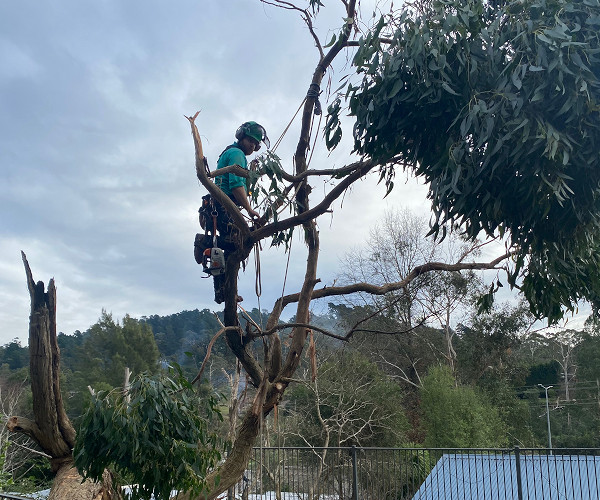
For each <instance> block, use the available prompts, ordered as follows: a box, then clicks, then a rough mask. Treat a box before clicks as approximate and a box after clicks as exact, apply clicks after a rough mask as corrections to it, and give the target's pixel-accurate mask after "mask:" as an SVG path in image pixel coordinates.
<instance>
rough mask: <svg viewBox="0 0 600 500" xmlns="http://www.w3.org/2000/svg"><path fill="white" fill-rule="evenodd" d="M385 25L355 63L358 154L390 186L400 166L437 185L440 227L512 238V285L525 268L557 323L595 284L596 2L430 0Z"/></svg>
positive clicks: (335, 123)
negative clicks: (425, 7)
mask: <svg viewBox="0 0 600 500" xmlns="http://www.w3.org/2000/svg"><path fill="white" fill-rule="evenodd" d="M388 21H389V19H385V18H382V19H381V21H380V23H379V24H378V25H377V27H376V28H375V29H374V30H373V31H372V32H371V33H369V34H368V35H366V36H365V37H364V38H363V39H362V40H361V41H360V46H359V49H358V52H357V54H356V56H355V58H354V65H355V67H356V70H357V72H358V73H359V74H361V75H363V80H362V82H361V83H360V84H358V85H350V87H349V88H348V90H347V92H346V98H347V102H348V105H349V110H350V114H351V115H353V116H354V117H355V124H354V129H353V135H354V150H355V152H357V153H359V154H361V155H363V156H364V157H367V158H370V159H372V160H374V161H376V162H378V163H379V164H380V165H382V170H383V173H382V180H384V181H385V182H386V183H387V184H388V190H389V189H390V183H391V179H392V178H393V176H392V175H390V174H389V173H387V172H389V171H390V170H392V169H393V166H392V165H393V164H394V163H403V164H404V165H407V166H408V168H410V169H411V170H412V171H413V172H414V173H415V174H416V175H417V176H419V177H421V178H423V179H424V180H425V181H426V182H427V183H428V185H429V194H428V196H429V198H430V199H431V201H432V206H433V210H434V215H435V223H434V225H433V228H432V233H434V234H438V232H439V231H440V230H443V229H444V228H445V227H446V224H458V225H460V226H461V227H462V228H463V229H464V231H465V233H466V234H467V236H469V237H470V238H476V237H477V235H478V234H480V233H481V232H485V233H487V234H488V235H496V234H500V235H504V234H507V235H508V236H509V237H510V242H511V244H512V246H513V248H517V249H518V251H519V253H518V255H517V258H516V265H515V269H514V273H513V275H512V277H511V279H512V282H511V284H513V285H514V284H515V282H516V280H517V279H518V277H525V282H524V287H523V291H524V292H525V295H526V296H527V298H528V299H529V302H530V304H531V305H532V312H534V313H535V314H536V315H538V316H548V317H549V318H550V319H551V320H556V319H558V318H559V317H560V316H561V315H562V312H561V306H567V308H571V309H572V308H573V307H574V304H575V302H576V301H577V300H578V299H580V298H586V297H589V296H591V295H593V293H592V292H593V290H596V289H598V286H599V284H600V282H599V276H598V271H597V269H598V265H599V264H600V258H599V255H600V251H599V250H600V246H599V244H598V241H597V235H598V221H599V215H600V196H599V191H598V189H599V185H600V155H598V148H599V145H600V115H599V111H600V81H599V78H600V59H599V54H600V38H599V36H598V28H599V26H600V4H599V3H598V2H597V1H595V0H594V1H591V0H533V1H532V0H525V1H518V2H517V1H515V2H485V1H483V0H467V1H462V0H461V1H459V0H447V1H446V0H445V1H435V2H433V3H432V4H431V8H430V11H428V12H425V13H422V14H415V13H414V12H413V11H411V10H410V9H408V8H407V9H404V10H402V11H401V12H400V13H399V14H398V15H397V16H395V17H394V18H393V19H392V20H391V22H389V25H390V26H391V25H393V26H394V27H395V29H396V31H395V33H394V35H393V43H392V44H391V46H382V45H381V43H380V42H379V38H378V37H379V35H380V32H381V31H382V30H384V29H387V28H388ZM339 110H340V107H339V104H336V103H334V105H332V106H331V107H330V117H329V120H328V124H329V128H328V130H327V143H328V145H329V146H330V147H335V145H336V144H337V143H339V138H340V137H341V136H340V134H341V129H340V124H339V119H337V116H338V115H339ZM529 258H531V261H529V260H528V259H529Z"/></svg>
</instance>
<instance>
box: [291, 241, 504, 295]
mask: <svg viewBox="0 0 600 500" xmlns="http://www.w3.org/2000/svg"><path fill="white" fill-rule="evenodd" d="M513 253H514V252H507V253H505V254H504V255H501V256H500V257H498V258H496V259H494V260H492V261H490V262H466V263H460V262H459V263H456V264H446V263H443V262H428V263H425V264H422V265H420V266H415V267H414V268H413V269H412V271H411V272H410V273H408V275H407V276H406V278H404V279H403V280H401V281H397V282H395V283H387V284H385V285H382V286H378V285H372V284H370V283H354V284H352V285H346V286H337V287H336V286H332V287H324V288H319V289H317V290H315V291H314V292H313V299H321V298H323V297H333V296H337V295H350V294H352V293H359V292H365V293H369V294H371V295H385V294H386V293H389V292H393V291H396V290H400V289H401V288H404V287H406V286H407V285H408V284H409V283H410V282H411V281H413V280H414V279H415V278H417V277H418V276H420V275H422V274H425V273H430V272H434V271H465V270H485V269H501V268H499V267H498V265H499V264H500V263H501V262H502V261H504V260H506V259H508V258H509V257H510V256H511V255H513ZM297 296H298V294H291V295H286V296H285V297H283V299H282V303H283V305H287V304H291V303H293V302H296V301H297V300H298V298H297Z"/></svg>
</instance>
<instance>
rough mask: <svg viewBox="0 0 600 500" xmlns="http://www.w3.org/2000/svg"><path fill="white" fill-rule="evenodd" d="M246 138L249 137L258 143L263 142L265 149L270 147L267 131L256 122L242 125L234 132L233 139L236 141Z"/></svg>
mask: <svg viewBox="0 0 600 500" xmlns="http://www.w3.org/2000/svg"><path fill="white" fill-rule="evenodd" d="M246 136H248V137H251V138H252V139H254V140H255V141H257V142H258V143H260V142H264V143H265V146H267V149H269V148H270V147H271V141H269V138H268V137H267V131H266V130H265V128H264V127H263V126H262V125H259V124H258V123H256V122H245V123H242V124H241V125H240V126H239V127H238V129H237V130H236V131H235V138H236V139H237V140H238V141H239V140H240V139H243V138H244V137H246ZM259 148H260V144H259Z"/></svg>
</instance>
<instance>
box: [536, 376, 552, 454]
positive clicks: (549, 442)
mask: <svg viewBox="0 0 600 500" xmlns="http://www.w3.org/2000/svg"><path fill="white" fill-rule="evenodd" d="M538 385H539V386H540V387H541V388H542V389H544V390H545V391H546V421H547V423H548V448H549V449H550V455H552V433H551V432H550V409H549V408H548V389H552V386H551V385H549V386H548V387H544V386H543V385H542V384H538Z"/></svg>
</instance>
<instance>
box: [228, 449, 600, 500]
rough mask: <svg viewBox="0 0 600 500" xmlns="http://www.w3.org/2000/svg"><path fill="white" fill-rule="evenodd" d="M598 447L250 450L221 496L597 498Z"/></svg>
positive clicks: (284, 499) (250, 499) (311, 499)
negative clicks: (238, 476)
mask: <svg viewBox="0 0 600 500" xmlns="http://www.w3.org/2000/svg"><path fill="white" fill-rule="evenodd" d="M599 490H600V449H596V448H594V449H555V450H547V449H537V448H536V449H522V448H512V449H441V448H435V449H432V448H429V449H427V448H355V447H352V448H291V447H281V448H277V447H263V448H255V449H254V452H253V456H252V459H251V461H250V463H249V466H248V469H247V470H246V473H245V476H244V479H243V480H242V481H240V483H239V484H238V485H237V486H236V488H234V489H232V490H231V491H230V492H229V493H228V495H226V496H225V495H224V496H223V498H228V499H246V500H259V499H260V500H264V499H270V500H276V499H277V500H291V499H298V500H300V499H301V500H442V499H443V500H445V499H449V500H479V499H481V500H554V499H557V500H558V499H560V500H563V499H564V500H600V493H599Z"/></svg>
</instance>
